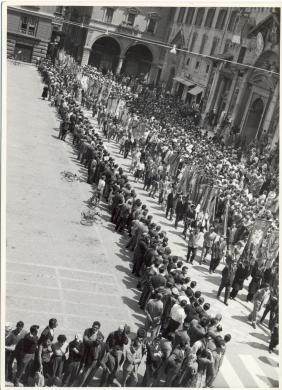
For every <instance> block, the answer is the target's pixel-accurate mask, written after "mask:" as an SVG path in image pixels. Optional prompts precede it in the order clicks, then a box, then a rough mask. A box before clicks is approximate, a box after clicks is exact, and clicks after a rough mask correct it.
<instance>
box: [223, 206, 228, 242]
mask: <svg viewBox="0 0 282 390" xmlns="http://www.w3.org/2000/svg"><path fill="white" fill-rule="evenodd" d="M228 214H229V200H227V202H226V205H225V212H224V219H223V237H224V238H226V235H227V226H228Z"/></svg>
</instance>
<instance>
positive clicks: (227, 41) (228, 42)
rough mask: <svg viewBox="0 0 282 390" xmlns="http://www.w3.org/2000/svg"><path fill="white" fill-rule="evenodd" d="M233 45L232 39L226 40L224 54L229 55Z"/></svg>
mask: <svg viewBox="0 0 282 390" xmlns="http://www.w3.org/2000/svg"><path fill="white" fill-rule="evenodd" d="M231 43H232V42H231V39H226V41H225V46H224V50H223V53H227V52H228V50H229V47H230V45H231Z"/></svg>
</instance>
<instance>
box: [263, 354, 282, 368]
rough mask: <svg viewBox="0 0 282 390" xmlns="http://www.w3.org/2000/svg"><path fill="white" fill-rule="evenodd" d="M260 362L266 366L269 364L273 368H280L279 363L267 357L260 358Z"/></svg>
mask: <svg viewBox="0 0 282 390" xmlns="http://www.w3.org/2000/svg"><path fill="white" fill-rule="evenodd" d="M259 360H260V361H261V362H263V363H265V364H268V365H269V366H271V367H279V363H277V362H276V361H275V360H274V359H272V358H271V357H266V356H259Z"/></svg>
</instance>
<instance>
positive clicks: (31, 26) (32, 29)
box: [27, 17, 37, 35]
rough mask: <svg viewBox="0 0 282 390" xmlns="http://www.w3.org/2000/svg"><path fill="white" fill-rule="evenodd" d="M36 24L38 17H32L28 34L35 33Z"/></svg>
mask: <svg viewBox="0 0 282 390" xmlns="http://www.w3.org/2000/svg"><path fill="white" fill-rule="evenodd" d="M36 25H37V21H36V18H33V17H30V18H29V23H28V28H27V33H28V35H35V29H36Z"/></svg>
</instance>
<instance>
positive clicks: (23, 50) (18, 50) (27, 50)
mask: <svg viewBox="0 0 282 390" xmlns="http://www.w3.org/2000/svg"><path fill="white" fill-rule="evenodd" d="M32 52H33V47H32V46H28V45H23V44H22V43H16V45H15V51H14V55H15V59H17V60H19V61H24V62H31V59H32Z"/></svg>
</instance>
